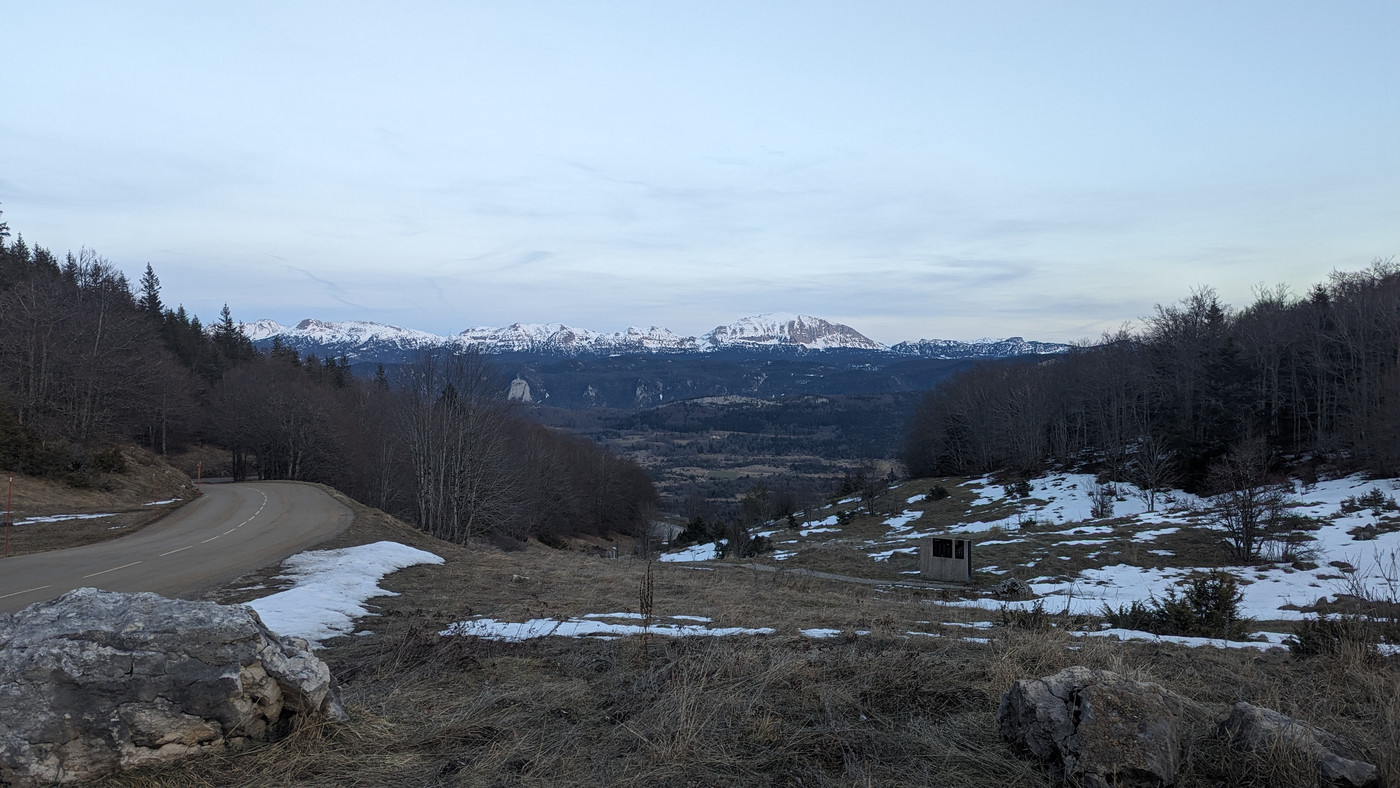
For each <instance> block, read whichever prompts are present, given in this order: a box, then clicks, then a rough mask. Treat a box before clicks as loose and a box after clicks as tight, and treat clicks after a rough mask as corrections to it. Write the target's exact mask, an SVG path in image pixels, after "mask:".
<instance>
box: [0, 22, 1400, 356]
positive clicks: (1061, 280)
mask: <svg viewBox="0 0 1400 788" xmlns="http://www.w3.org/2000/svg"><path fill="white" fill-rule="evenodd" d="M4 31H5V32H4V44H3V46H0V100H3V107H4V109H3V110H0V209H2V210H3V211H4V219H5V220H7V221H8V222H9V223H10V225H11V227H12V228H13V229H16V230H19V231H22V232H23V233H24V234H25V236H26V238H27V239H28V240H30V241H33V242H37V243H40V244H43V245H45V246H48V247H50V248H52V249H53V250H54V251H56V252H60V253H61V252H62V251H64V250H66V249H69V248H73V249H77V248H78V247H80V246H84V245H86V246H90V247H94V248H96V249H97V251H98V252H100V253H102V254H103V255H105V256H106V257H108V258H109V259H111V260H112V261H113V262H115V263H117V264H118V265H119V266H121V267H122V268H124V269H125V270H127V271H128V272H129V273H131V274H132V275H133V276H134V275H136V274H139V272H140V271H141V270H142V269H143V268H144V266H145V264H146V263H147V262H150V263H152V264H153V265H154V266H155V269H156V272H157V273H158V274H159V275H160V277H161V280H162V282H163V284H164V295H165V297H166V299H167V300H168V301H171V302H183V303H184V304H185V305H186V306H187V307H189V308H191V309H192V310H193V311H195V312H196V313H197V314H200V315H201V316H204V317H205V318H206V319H207V318H209V317H213V316H214V315H215V314H216V313H217V311H218V309H219V306H220V305H221V304H222V303H224V302H225V301H227V302H228V303H229V304H230V306H231V307H232V308H233V310H234V314H235V316H236V317H238V318H240V319H245V320H253V319H256V318H261V317H271V318H274V319H277V320H279V321H282V322H293V321H295V320H298V319H300V318H303V317H317V318H321V319H327V320H341V319H367V320H378V321H382V322H388V323H396V324H399V325H405V326H408V327H412V328H420V329H424V330H429V331H436V332H439V333H452V332H456V331H460V330H462V329H464V328H466V327H468V326H473V325H504V324H506V323H510V322H513V321H517V320H519V321H526V322H545V321H561V322H565V323H569V324H572V325H576V326H581V327H585V328H593V329H598V330H617V329H621V328H623V327H625V326H627V325H629V324H635V325H642V326H650V325H661V326H666V327H669V328H671V329H673V330H676V331H678V332H681V333H691V334H698V333H702V332H704V331H706V330H708V329H710V328H712V327H714V326H715V325H717V324H720V323H727V322H729V321H731V320H733V319H735V318H738V317H741V316H743V315H748V314H756V313H759V312H767V311H786V312H800V313H805V314H813V315H818V316H821V317H825V318H828V319H832V320H838V321H841V322H845V323H849V324H850V325H852V326H854V327H855V328H857V329H859V330H861V331H863V332H865V333H867V334H868V335H870V336H871V337H872V338H874V339H877V340H880V341H883V342H887V343H892V342H897V341H899V340H902V339H915V338H919V337H938V338H952V339H970V338H974V337H980V336H1006V335H1012V334H1019V335H1023V336H1027V337H1030V338H1036V339H1053V340H1076V339H1085V338H1092V337H1095V336H1097V335H1098V334H1099V332H1100V331H1102V330H1103V329H1105V328H1112V327H1116V326H1118V325H1119V324H1121V323H1123V322H1124V321H1131V320H1135V319H1137V318H1140V317H1142V316H1144V315H1147V314H1149V313H1150V312H1151V309H1152V306H1153V304H1155V303H1158V302H1169V301H1174V300H1176V299H1177V298H1180V297H1182V296H1184V295H1186V294H1187V292H1188V291H1189V289H1190V288H1191V287H1193V286H1198V285H1212V286H1215V287H1216V288H1217V289H1218V290H1219V291H1220V292H1221V294H1222V295H1223V296H1224V297H1225V298H1226V300H1228V301H1230V302H1232V303H1234V304H1236V305H1239V306H1243V305H1244V304H1246V303H1248V301H1249V300H1250V297H1251V296H1250V292H1251V288H1252V287H1253V286H1254V285H1257V284H1259V283H1266V284H1274V283H1278V282H1284V283H1289V284H1291V285H1293V286H1294V287H1295V288H1296V289H1298V290H1304V289H1306V287H1307V286H1308V285H1310V284H1311V283H1313V282H1316V281H1320V280H1323V279H1324V278H1325V277H1326V276H1327V274H1328V272H1329V271H1331V270H1333V269H1338V268H1339V269H1344V270H1351V269H1356V268H1361V267H1364V266H1365V265H1366V264H1368V263H1369V261H1370V260H1371V259H1372V258H1374V257H1389V256H1391V255H1395V254H1397V253H1400V143H1397V142H1396V140H1397V139H1400V47H1397V39H1398V38H1400V3H1396V2H1393V0H1388V1H1387V2H1372V3H1366V2H1343V3H1327V4H1323V3H1313V2H1309V3H1289V2H1277V1H1276V0H1270V1H1269V2H1248V3H1247V2H1238V3H1219V2H1211V3H1154V4H1150V5H1149V4H1146V3H1135V2H1134V3H1124V2H1104V3H1048V2H1046V3H995V2H977V3H973V2H966V3H941V2H860V3H855V2H845V3H818V2H804V3H797V2H792V3H777V2H771V3H755V2H735V3H726V2H704V3H697V2H684V3H681V2H675V3H665V2H656V1H655V0H652V1H650V2H635V3H613V2H527V1H526V0H521V2H509V3H491V4H486V3H464V2H419V3H404V4H392V5H391V4H384V3H356V2H325V3H310V2H300V3H285V2H277V3H263V2H243V3H237V4H224V5H223V6H220V7H214V6H213V5H212V4H204V3H187V2H169V3H151V2H121V3H111V2H100V3H76V2H61V1H60V2H52V3H14V4H11V5H10V6H9V7H7V8H6V10H5V12H4Z"/></svg>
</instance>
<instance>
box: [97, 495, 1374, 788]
mask: <svg viewBox="0 0 1400 788" xmlns="http://www.w3.org/2000/svg"><path fill="white" fill-rule="evenodd" d="M356 510H357V515H358V517H357V521H356V524H355V525H354V526H353V527H352V528H351V530H350V531H349V532H347V533H346V534H345V535H343V536H342V537H340V541H341V542H343V543H345V544H353V543H356V542H357V541H373V540H377V539H381V538H395V539H397V540H400V541H407V542H411V543H414V544H417V545H418V546H424V547H428V548H429V549H434V550H436V551H438V552H439V553H441V554H444V555H445V556H447V557H448V563H447V564H446V565H444V566H421V567H412V568H410V569H406V570H403V571H401V572H398V573H396V574H395V575H393V576H391V577H390V578H389V579H388V580H387V581H386V583H385V585H386V586H387V587H389V588H391V589H393V590H395V591H398V592H400V594H401V595H400V596H395V597H385V598H382V599H379V600H376V602H377V603H378V604H379V605H380V615H378V616H376V617H371V618H368V619H365V620H364V621H362V622H361V625H362V626H363V627H364V628H366V629H367V630H372V632H373V635H372V636H367V637H347V638H340V639H338V640H335V641H332V642H331V644H330V646H329V648H327V649H326V650H325V651H324V652H323V656H324V657H325V658H326V659H327V661H328V662H329V663H330V665H331V667H332V670H333V672H334V673H335V675H336V676H337V678H338V679H339V681H340V682H341V684H342V689H343V693H344V698H345V701H346V704H347V706H348V708H349V710H350V713H351V720H350V721H349V722H347V723H342V724H326V725H322V726H318V727H313V728H308V729H306V730H302V731H298V732H297V733H296V734H295V735H294V736H292V737H290V738H289V739H287V740H284V741H282V742H278V743H276V744H269V745H260V746H254V747H249V748H246V749H243V750H239V751H234V752H226V753H220V754H217V755H214V756H211V757H207V758H203V759H196V760H191V761H187V762H185V763H182V764H177V765H175V766H171V767H166V768H162V769H152V770H144V771H140V772H133V773H130V774H128V775H125V776H123V777H122V778H120V779H118V780H114V781H112V784H114V785H158V786H187V785H248V786H253V785H291V784H311V785H388V784H393V785H473V786H475V785H480V786H512V785H532V786H533V785H545V786H549V785H582V784H595V785H674V786H691V785H706V786H708V785H756V784H766V785H782V786H824V785H831V786H838V785H839V786H847V785H881V786H885V785H890V786H900V785H949V786H987V787H990V786H1005V785H1029V786H1035V785H1048V784H1049V783H1048V782H1047V781H1046V778H1045V776H1044V774H1043V772H1042V770H1041V769H1040V767H1039V765H1038V764H1035V763H1032V762H1028V761H1025V760H1022V759H1021V758H1019V757H1017V756H1016V755H1015V754H1014V753H1013V752H1012V751H1011V750H1010V749H1009V748H1008V747H1007V746H1006V745H1005V744H1004V743H1003V742H1001V741H1000V739H999V738H998V736H997V733H996V721H995V713H996V707H997V703H998V700H999V698H1000V696H1001V694H1002V693H1003V692H1004V691H1005V690H1006V689H1007V688H1008V687H1009V686H1010V684H1011V682H1013V681H1015V680H1016V679H1020V678H1026V677H1031V676H1043V675H1047V674H1050V673H1054V672H1056V671H1058V670H1060V669H1061V668H1064V667H1067V666H1069V665H1076V664H1078V665H1087V666H1089V667H1092V668H1105V669H1109V670H1114V671H1117V672H1119V673H1123V674H1125V675H1128V676H1130V677H1133V678H1138V679H1142V680H1150V681H1156V682H1159V683H1161V684H1163V685H1165V686H1167V687H1168V688H1170V689H1172V690H1175V691H1176V692H1178V693H1181V694H1182V695H1184V696H1185V697H1186V698H1187V699H1188V701H1189V703H1188V706H1189V708H1190V715H1189V716H1188V720H1187V735H1186V742H1187V755H1186V762H1185V765H1184V767H1183V772H1184V773H1183V777H1182V780H1181V781H1180V784H1182V785H1216V784H1229V785H1251V784H1252V785H1267V784H1278V783H1277V781H1278V780H1279V779H1281V778H1282V777H1283V776H1286V775H1284V774H1283V773H1282V772H1281V771H1280V770H1285V771H1286V770H1287V769H1292V768H1295V767H1296V765H1292V766H1290V765H1287V764H1284V765H1283V766H1279V765H1277V764H1272V763H1271V762H1269V761H1268V760H1267V759H1266V758H1263V757H1258V756H1242V755H1238V754H1233V753H1229V752H1227V751H1225V750H1224V749H1223V746H1222V745H1220V744H1218V743H1215V742H1214V740H1213V739H1212V738H1211V736H1210V735H1209V734H1210V732H1211V731H1212V730H1213V728H1214V725H1215V724H1216V722H1217V721H1218V719H1220V718H1221V717H1223V715H1224V713H1225V711H1226V710H1227V709H1228V707H1229V705H1230V704H1232V703H1234V702H1235V701H1238V700H1244V701H1249V702H1252V703H1257V704H1260V705H1265V706H1270V707H1272V708H1275V709H1278V710H1279V711H1282V712H1284V713H1286V714H1292V715H1295V716H1298V717H1300V718H1302V719H1306V720H1308V721H1310V722H1313V723H1315V724H1318V725H1321V726H1323V727H1325V728H1327V729H1329V730H1331V731H1333V732H1335V733H1338V734H1341V735H1344V736H1348V737H1351V738H1353V739H1355V740H1357V741H1359V742H1361V743H1362V744H1364V745H1365V746H1367V747H1369V748H1370V749H1371V751H1372V752H1373V753H1374V754H1375V755H1376V757H1377V759H1378V760H1379V762H1380V764H1381V766H1382V770H1383V772H1384V773H1385V774H1386V775H1387V776H1388V778H1389V779H1390V782H1391V784H1400V756H1398V755H1397V754H1400V700H1397V699H1400V665H1397V664H1396V661H1395V660H1394V659H1391V660H1388V661H1381V662H1376V661H1375V660H1373V659H1370V660H1361V659H1350V658H1348V657H1347V656H1346V655H1342V656H1338V657H1329V658H1315V659H1310V660H1300V659H1297V658H1295V657H1293V656H1292V655H1290V654H1288V653H1287V652H1286V651H1283V650H1281V649H1280V650H1274V651H1270V652H1267V653H1259V652H1255V651H1219V650H1215V649H1209V648H1206V649H1194V650H1193V649H1186V648H1179V647H1175V646H1171V645H1164V644H1143V643H1118V642H1116V641H1112V640H1104V639H1099V638H1075V637H1073V636H1071V635H1069V634H1068V633H1065V632H1063V631H1060V630H1057V629H1044V630H1026V629H1017V628H1010V627H1007V628H996V629H992V630H986V629H964V628H959V627H955V626H947V625H945V622H958V621H965V620H967V619H969V618H971V617H977V616H979V614H978V613H977V612H969V611H965V610H962V609H957V608H945V607H942V606H940V605H939V604H938V600H939V599H940V593H939V592H937V591H934V590H921V589H889V588H884V589H882V588H874V587H869V586H863V585H856V584H850V583H841V582H835V581H828V580H822V579H817V578H812V577H807V576H802V575H796V574H793V573H790V572H776V573H768V572H753V571H748V570H742V569H735V568H725V567H723V566H711V567H709V568H708V569H693V568H684V567H681V566H675V565H668V564H658V565H654V566H653V572H654V591H653V593H654V597H653V599H654V614H655V616H657V617H658V618H662V617H666V616H675V615H697V616H707V617H710V618H711V619H713V625H714V626H743V627H762V626H771V627H774V628H776V629H777V632H776V633H775V634H773V635H769V636H746V637H734V638H715V639H710V638H691V639H685V640H671V639H667V638H658V637H652V638H651V640H650V642H651V645H650V647H649V648H647V649H643V648H641V643H640V638H635V637H633V638H623V639H619V640H611V641H604V640H596V639H584V640H575V639H565V638H544V639H539V640H533V641H528V642H524V643H507V642H496V641H489V640H482V639H477V638H466V637H456V636H442V635H439V634H438V633H439V632H440V631H441V630H442V629H443V628H444V627H446V626H447V625H449V624H451V623H452V622H454V621H458V620H462V619H464V618H467V617H470V616H476V615H481V616H489V617H493V618H497V619H502V620H510V621H523V620H526V619H527V618H532V617H552V618H565V617H568V616H579V615H584V614H588V613H611V612H623V611H636V610H638V608H639V607H640V603H641V600H640V599H639V596H638V588H639V585H640V581H641V580H642V578H643V577H644V573H645V568H646V565H645V564H644V563H643V562H641V561H638V560H627V559H624V560H607V559H601V558H596V557H591V556H588V555H584V554H581V553H578V552H569V551H558V550H550V549H547V548H543V547H540V546H534V545H532V546H531V547H530V549H528V550H524V551H518V552H509V553H506V552H500V551H497V550H495V549H492V548H489V547H476V548H472V549H465V548H459V547H454V546H450V545H442V544H440V543H434V542H433V540H431V539H429V538H428V537H426V536H423V535H422V534H418V533H417V532H414V531H412V530H411V529H406V528H405V527H404V526H402V525H401V524H398V523H395V522H394V521H392V520H390V519H389V518H386V517H384V516H383V515H380V514H377V513H375V512H373V510H368V509H365V508H364V507H358V506H357V507H356ZM517 575H518V576H522V577H525V578H528V579H524V580H520V579H515V580H514V582H513V578H515V576H517ZM814 627H819V628H827V629H835V630H838V631H840V632H842V633H843V634H842V635H840V636H838V637H834V638H830V639H823V640H814V639H810V638H806V637H803V636H801V635H799V634H797V630H798V629H801V628H814ZM857 632H865V633H867V634H860V635H858V634H856V633H857ZM910 632H923V633H931V634H935V635H937V636H936V637H929V636H915V635H910V634H909V633H910ZM964 635H971V636H983V637H987V638H988V639H989V642H987V643H985V644H984V643H979V642H975V641H973V640H970V639H967V638H966V637H964Z"/></svg>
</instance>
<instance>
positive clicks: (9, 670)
mask: <svg viewBox="0 0 1400 788" xmlns="http://www.w3.org/2000/svg"><path fill="white" fill-rule="evenodd" d="M327 716H330V717H343V716H344V711H343V710H342V709H341V708H340V703H339V701H338V700H337V698H336V696H335V691H334V688H333V686H332V683H331V675H330V670H329V668H327V667H326V664H325V663H324V662H322V661H321V660H320V659H319V658H317V657H316V656H315V655H313V654H312V653H311V652H310V651H309V650H308V648H307V644H306V641H304V640H300V639H297V638H281V637H279V636H278V635H276V634H275V633H273V632H271V631H270V630H268V629H267V627H265V626H263V624H262V622H261V621H260V620H259V619H258V616H257V614H256V613H254V612H253V611H252V609H250V608H247V607H243V606H241V605H235V606H224V605H217V604H213V603H210V602H188V601H184V600H178V599H166V598H164V597H161V596H158V595H156V594H145V593H142V594H120V593H115V592H109V591H98V590H96V589H92V588H81V589H78V590H76V591H70V592H69V593H67V594H64V595H63V596H61V597H58V598H57V599H54V600H50V601H48V602H41V603H38V604H35V605H31V606H30V607H28V608H26V609H24V610H22V611H20V612H18V613H14V614H0V784H5V785H9V784H16V785H40V784H50V783H54V782H70V781H76V780H86V779H92V778H94V777H98V776H101V775H104V774H108V773H111V772H114V771H117V770H120V769H125V768H129V767H134V766H139V765H142V764H146V763H150V762H154V761H163V760H169V759H173V758H180V757H184V756H186V755H190V754H194V753H198V752H201V751H205V750H208V749H211V748H219V747H224V746H227V745H231V744H238V743H240V742H242V741H245V740H270V739H274V738H278V737H280V736H282V735H284V734H285V733H286V732H288V731H289V730H291V729H293V728H295V727H296V726H298V725H300V724H303V723H305V722H308V721H314V720H320V719H325V718H326V717H327Z"/></svg>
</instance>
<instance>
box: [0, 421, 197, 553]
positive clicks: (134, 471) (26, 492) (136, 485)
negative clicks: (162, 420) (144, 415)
mask: <svg viewBox="0 0 1400 788" xmlns="http://www.w3.org/2000/svg"><path fill="white" fill-rule="evenodd" d="M122 455H123V457H124V458H125V461H126V472H125V473H101V474H96V475H94V476H92V477H91V478H89V479H87V480H86V481H85V485H84V486H74V485H73V484H69V483H66V482H62V481H56V480H52V479H40V478H34V477H30V476H23V475H19V474H16V475H15V476H14V477H13V485H14V489H13V494H12V503H13V510H12V512H11V521H12V522H18V521H20V520H24V519H26V518H31V517H40V516H48V515H57V514H98V513H101V514H110V515H111V516H110V517H103V518H99V519H91V520H63V521H59V522H55V523H32V524H28V525H19V526H14V527H12V528H11V529H10V555H25V554H27V553H40V552H44V551H46V550H58V549H62V548H65V547H79V546H81V545H85V544H92V543H95V542H102V541H106V540H108V539H114V538H116V537H119V536H126V535H127V534H130V533H132V532H133V531H136V530H139V529H141V528H143V527H145V526H147V525H150V524H151V523H153V522H155V521H156V520H157V519H159V517H160V516H161V515H163V514H168V513H169V512H171V511H173V510H174V509H176V508H178V507H179V506H181V505H183V503H184V502H188V501H190V500H193V499H194V493H195V485H194V482H193V481H192V480H191V479H190V477H188V476H186V475H185V474H184V473H183V472H181V471H180V470H178V469H177V468H175V467H174V466H172V465H170V464H169V463H167V462H166V461H165V460H164V459H163V458H161V457H159V456H157V455H155V454H152V453H150V452H148V451H146V450H144V449H139V448H132V447H127V448H125V449H123V450H122ZM9 480H10V477H9V475H8V474H6V475H0V484H9ZM5 492H6V491H5V490H0V495H4V494H5ZM152 496H154V498H153V497H152ZM172 499H182V503H176V504H168V505H164V506H161V507H159V509H160V511H156V507H151V506H146V504H148V503H150V502H151V501H152V500H158V501H166V500H172ZM0 504H3V500H0ZM2 512H3V510H0V517H3V513H2Z"/></svg>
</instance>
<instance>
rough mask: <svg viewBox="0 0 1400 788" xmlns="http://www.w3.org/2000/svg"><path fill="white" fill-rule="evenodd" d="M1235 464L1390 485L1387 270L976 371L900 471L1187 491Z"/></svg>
mask: <svg viewBox="0 0 1400 788" xmlns="http://www.w3.org/2000/svg"><path fill="white" fill-rule="evenodd" d="M1244 454H1249V455H1251V456H1255V457H1269V456H1272V457H1274V458H1277V457H1279V456H1281V455H1297V456H1298V457H1299V458H1307V459H1309V460H1312V461H1315V462H1329V463H1332V464H1335V465H1340V466H1342V467H1348V468H1356V469H1365V470H1370V471H1374V472H1376V473H1384V474H1390V475H1394V474H1395V473H1397V472H1400V265H1397V264H1396V263H1395V262H1394V260H1393V259H1392V260H1377V261H1375V262H1374V263H1373V264H1372V265H1371V266H1370V267H1369V268H1367V269H1366V270H1364V271H1357V272H1337V273H1333V274H1332V275H1331V277H1330V278H1329V280H1328V281H1327V282H1326V283H1323V284H1318V285H1315V286H1314V287H1313V288H1312V289H1311V290H1310V291H1309V292H1308V293H1307V295H1306V296H1303V297H1296V296H1294V295H1292V294H1291V293H1290V292H1289V291H1288V289H1287V288H1285V287H1282V286H1279V287H1275V288H1269V289H1260V290H1259V291H1258V292H1257V293H1256V299H1255V301H1254V303H1252V304H1250V305H1249V306H1248V307H1246V308H1244V309H1239V310H1236V309H1233V308H1231V307H1230V306H1229V305H1226V304H1222V303H1221V302H1220V299H1219V297H1218V296H1217V294H1216V293H1215V292H1214V291H1213V290H1211V289H1209V288H1204V289H1199V290H1196V291H1193V292H1192V293H1191V294H1190V295H1189V296H1188V297H1187V298H1185V299H1183V300H1182V301H1181V302H1179V303H1177V304H1174V305H1171V306H1159V307H1158V308H1157V310H1156V312H1155V314H1154V315H1152V316H1151V317H1149V318H1148V319H1146V320H1145V321H1144V324H1143V325H1142V327H1141V328H1140V329H1139V330H1136V331H1129V330H1126V329H1125V330H1121V331H1119V332H1117V333H1115V334H1112V335H1108V336H1105V337H1104V338H1103V340H1102V342H1101V343H1100V344H1097V345H1094V346H1092V347H1082V348H1079V349H1077V350H1075V351H1074V352H1071V353H1069V354H1066V355H1063V356H1058V357H1056V358H1054V359H1051V360H1040V361H1036V362H1032V363H1007V364H998V365H983V366H977V367H973V368H971V369H969V370H967V371H965V372H963V373H962V374H960V375H959V376H957V377H956V378H954V379H953V380H951V381H949V382H946V383H944V384H943V385H941V386H939V387H938V388H936V389H934V390H933V391H931V392H930V393H929V394H927V395H926V396H925V398H924V400H923V401H922V403H921V405H920V407H919V408H918V410H917V412H916V414H915V417H914V419H913V421H912V422H911V426H910V429H909V432H908V438H907V442H906V447H905V452H904V457H905V461H906V462H907V464H908V468H909V471H910V473H911V474H914V475H935V474H961V473H981V472H985V471H991V470H994V469H1000V468H1010V469H1014V470H1019V471H1027V472H1028V471H1032V470H1035V469H1037V468H1040V467H1043V466H1044V465H1045V464H1046V463H1048V462H1061V463H1070V464H1079V463H1087V464H1092V465H1094V466H1096V467H1097V468H1099V469H1100V470H1101V471H1103V472H1104V473H1105V474H1106V475H1107V476H1108V477H1110V478H1117V479H1124V480H1132V481H1136V482H1138V483H1140V484H1148V485H1151V486H1158V485H1163V484H1168V483H1177V484H1182V485H1185V487H1186V488H1187V489H1190V490H1196V489H1199V488H1201V487H1202V486H1205V485H1206V484H1207V477H1208V475H1209V471H1210V469H1211V468H1212V466H1213V465H1217V464H1218V461H1219V460H1221V459H1222V458H1224V457H1226V456H1229V455H1233V456H1244Z"/></svg>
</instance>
